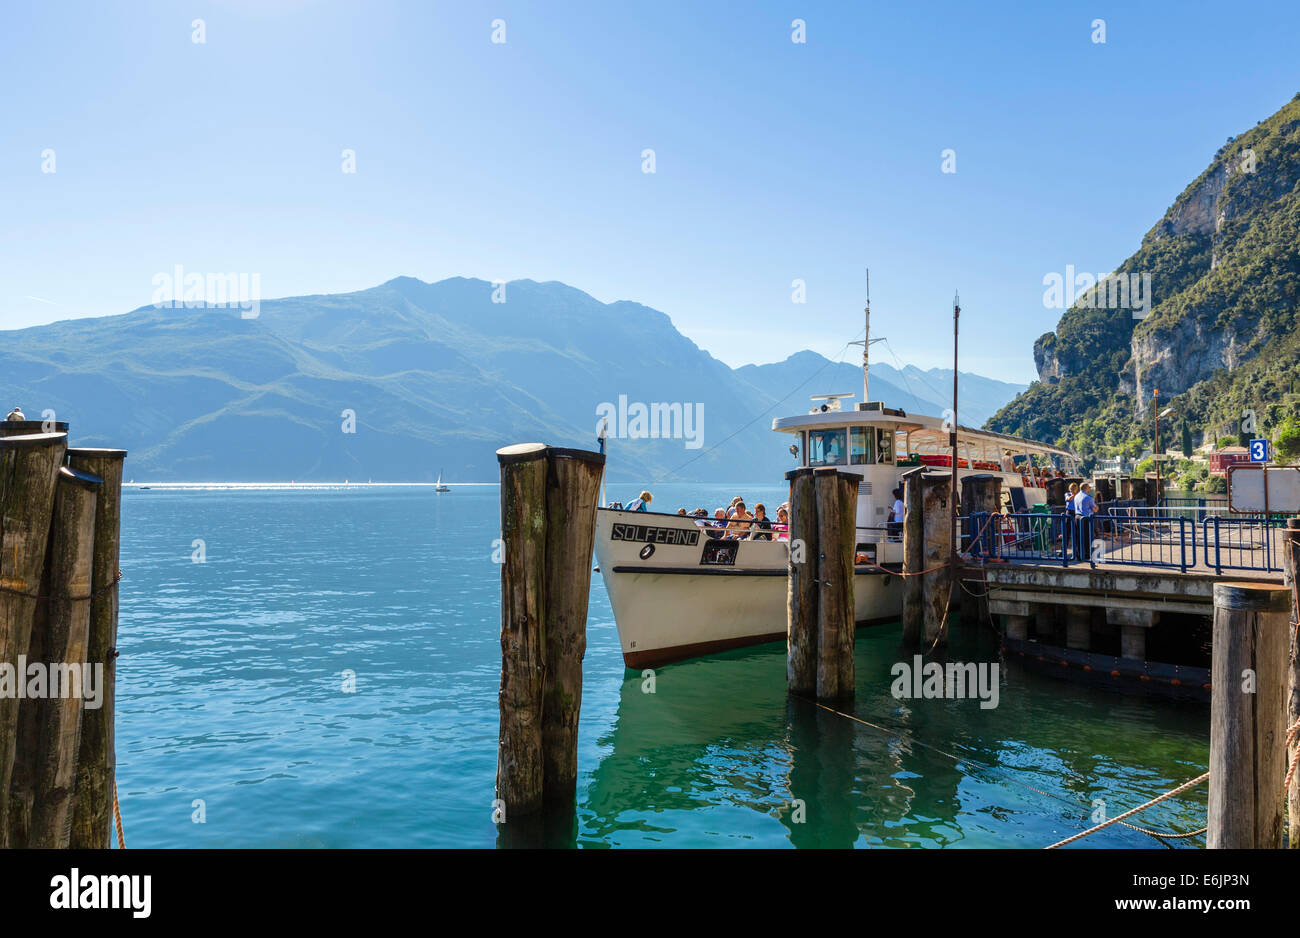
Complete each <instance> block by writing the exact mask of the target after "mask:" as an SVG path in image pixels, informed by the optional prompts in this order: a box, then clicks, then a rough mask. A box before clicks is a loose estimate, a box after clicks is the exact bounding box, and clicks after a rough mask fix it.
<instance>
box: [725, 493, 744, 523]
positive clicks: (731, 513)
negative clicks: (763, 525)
mask: <svg viewBox="0 0 1300 938" xmlns="http://www.w3.org/2000/svg"><path fill="white" fill-rule="evenodd" d="M741 501H742V499H741V497H740V496H739V495H737V496H736V497H735V498H733V499H732V500H731V504H730V505H728V506H727V517H728V518H734V517H736V505H738V504H740V502H741Z"/></svg>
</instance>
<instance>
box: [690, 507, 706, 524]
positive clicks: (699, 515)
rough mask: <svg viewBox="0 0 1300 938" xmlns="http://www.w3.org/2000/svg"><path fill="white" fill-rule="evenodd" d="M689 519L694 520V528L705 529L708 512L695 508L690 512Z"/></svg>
mask: <svg viewBox="0 0 1300 938" xmlns="http://www.w3.org/2000/svg"><path fill="white" fill-rule="evenodd" d="M691 517H692V518H694V519H695V526H696V527H700V528H707V527H708V526H709V512H708V510H707V509H705V508H696V509H695V510H694V511H693V512H691Z"/></svg>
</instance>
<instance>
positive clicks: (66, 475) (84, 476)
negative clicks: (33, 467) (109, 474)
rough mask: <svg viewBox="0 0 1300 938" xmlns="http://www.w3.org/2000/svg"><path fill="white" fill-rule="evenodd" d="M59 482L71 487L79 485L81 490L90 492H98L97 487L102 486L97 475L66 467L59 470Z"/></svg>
mask: <svg viewBox="0 0 1300 938" xmlns="http://www.w3.org/2000/svg"><path fill="white" fill-rule="evenodd" d="M59 481H60V482H67V483H70V484H72V485H79V486H81V487H82V488H83V489H89V490H91V491H92V492H96V491H99V487H100V486H102V485H103V484H104V480H103V479H101V478H100V477H99V476H97V475H91V474H90V473H89V472H81V471H79V470H77V469H70V468H68V467H67V466H61V467H60V468H59Z"/></svg>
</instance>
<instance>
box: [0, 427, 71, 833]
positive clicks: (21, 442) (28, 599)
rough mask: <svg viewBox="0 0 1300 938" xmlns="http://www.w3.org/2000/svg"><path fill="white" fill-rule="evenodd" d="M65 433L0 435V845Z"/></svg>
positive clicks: (6, 824)
mask: <svg viewBox="0 0 1300 938" xmlns="http://www.w3.org/2000/svg"><path fill="white" fill-rule="evenodd" d="M67 444H68V437H67V434H66V433H36V434H24V435H18V436H7V437H3V438H0V848H2V847H7V846H8V845H9V829H10V823H9V808H10V806H9V786H10V780H11V778H12V775H13V767H14V756H15V753H16V751H17V750H16V745H17V738H18V705H19V698H18V693H17V682H19V681H23V680H25V675H24V674H23V669H22V668H21V667H20V662H19V656H24V657H25V656H26V655H27V651H28V648H29V646H30V643H31V633H32V623H33V621H34V620H35V616H36V606H37V597H38V596H39V592H38V591H39V589H40V585H41V577H42V573H43V571H44V568H45V553H46V547H47V544H48V538H49V533H50V520H51V518H52V517H53V514H54V491H55V486H56V485H57V479H58V474H59V467H60V465H61V464H62V462H63V454H64V452H65V450H66V449H67Z"/></svg>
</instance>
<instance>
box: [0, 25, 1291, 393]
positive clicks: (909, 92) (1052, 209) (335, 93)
mask: <svg viewBox="0 0 1300 938" xmlns="http://www.w3.org/2000/svg"><path fill="white" fill-rule="evenodd" d="M0 16H2V17H3V20H2V25H0V89H2V90H0V97H2V99H3V106H2V107H0V115H2V117H3V132H2V133H0V232H3V244H2V250H0V329H12V328H20V327H24V326H29V325H34V324H39V323H45V322H50V321H54V320H58V319H67V318H71V317H76V316H92V315H104V314H110V313H120V312H125V311H127V310H129V309H133V308H135V307H137V306H141V305H144V304H146V303H149V302H151V300H152V295H153V278H154V276H155V274H158V273H160V272H170V271H172V269H173V268H174V266H175V265H177V264H180V265H182V266H183V267H184V269H185V270H186V271H191V272H194V271H197V272H223V273H224V272H249V273H258V274H259V275H260V277H261V287H262V296H263V298H267V297H275V296H292V295H298V294H305V293H334V292H344V291H350V290H356V289H362V288H365V287H369V286H373V285H375V284H377V283H380V282H383V281H385V280H388V279H390V278H392V277H394V276H398V275H402V274H406V275H411V276H415V277H419V278H421V279H423V280H438V279H442V278H444V277H450V276H473V277H481V278H484V279H487V280H496V279H507V280H511V279H517V278H525V277H527V278H532V279H535V280H562V281H564V282H566V283H569V284H571V285H573V286H576V287H578V288H580V289H583V290H586V291H587V292H589V293H591V294H592V295H594V296H596V297H597V298H599V299H601V300H606V301H610V300H616V299H628V300H636V301H638V302H642V303H645V304H647V305H649V306H653V307H655V308H657V309H660V310H663V311H664V312H666V313H668V314H669V315H670V316H671V317H672V318H673V321H674V322H675V324H676V325H677V327H678V328H679V329H680V330H681V331H682V332H684V333H685V334H686V335H688V336H690V337H691V338H692V339H694V340H695V341H696V342H697V343H698V344H699V345H701V346H702V347H704V348H706V349H708V350H709V351H710V352H711V353H713V354H714V355H716V356H717V357H719V358H721V359H722V360H724V361H726V362H728V363H729V364H732V365H739V364H743V363H746V362H764V361H774V360H779V359H782V358H784V357H785V356H786V355H787V354H789V353H790V352H793V351H797V350H798V349H801V348H813V349H815V350H817V351H820V352H822V353H823V354H827V355H834V354H836V353H838V352H839V350H840V349H841V348H842V346H843V345H844V343H845V342H846V341H848V340H849V339H851V338H853V337H854V334H855V333H856V332H858V331H860V330H861V307H862V279H863V276H862V270H863V267H864V266H867V265H869V266H870V267H871V271H872V308H873V317H872V325H873V329H872V331H873V334H874V335H884V336H886V337H888V339H889V342H890V346H891V347H892V349H893V351H894V352H896V353H897V355H898V358H899V359H900V360H901V361H903V362H906V363H914V364H917V365H920V366H922V367H929V366H932V365H944V364H948V363H950V362H951V301H952V295H953V291H954V288H959V289H960V291H961V296H962V307H963V315H962V328H963V357H962V367H963V369H969V370H973V371H978V372H981V373H983V374H986V375H989V376H990V377H998V378H1003V379H1006V380H1019V381H1028V380H1030V379H1031V378H1032V377H1033V376H1034V372H1033V360H1032V343H1033V340H1034V339H1035V338H1036V337H1037V336H1038V335H1039V334H1041V333H1043V332H1045V331H1048V330H1050V329H1051V328H1052V327H1053V326H1054V325H1055V322H1056V320H1057V318H1058V317H1059V313H1060V311H1059V310H1055V309H1046V308H1044V305H1043V293H1044V289H1045V288H1044V286H1043V278H1044V276H1045V275H1047V274H1049V273H1052V272H1058V273H1060V272H1063V271H1064V270H1065V268H1066V265H1073V266H1074V267H1075V269H1076V270H1080V271H1090V272H1107V271H1110V270H1113V269H1114V268H1115V267H1116V266H1117V265H1118V264H1119V263H1120V262H1121V261H1122V260H1123V259H1124V258H1125V257H1127V256H1128V255H1129V254H1130V253H1132V251H1133V250H1134V249H1135V248H1136V247H1137V245H1138V243H1139V241H1140V239H1141V237H1142V235H1143V234H1144V233H1145V232H1146V231H1147V230H1148V229H1149V228H1150V226H1151V225H1152V224H1154V223H1155V221H1157V220H1158V219H1159V217H1160V216H1161V215H1162V214H1163V212H1164V211H1165V209H1166V208H1167V207H1168V206H1169V205H1170V203H1171V202H1172V201H1173V200H1174V198H1175V197H1176V196H1177V195H1178V193H1179V192H1180V191H1181V190H1182V189H1183V187H1184V186H1185V185H1186V184H1187V183H1188V182H1190V181H1191V180H1192V179H1194V178H1195V177H1196V176H1197V175H1198V174H1199V173H1200V172H1201V170H1203V169H1204V168H1205V166H1206V165H1207V163H1208V162H1209V160H1210V159H1211V158H1212V157H1213V155H1214V153H1215V151H1216V150H1217V149H1218V148H1219V147H1220V146H1221V145H1222V144H1223V143H1224V142H1225V140H1226V138H1227V137H1228V136H1229V135H1235V134H1238V133H1240V132H1242V131H1244V130H1246V129H1247V128H1249V127H1251V126H1253V125H1254V124H1255V123H1256V122H1257V121H1259V120H1261V119H1263V118H1265V117H1267V116H1268V115H1269V114H1271V113H1272V112H1273V111H1275V110H1276V109H1277V108H1279V107H1280V106H1281V105H1282V104H1283V103H1285V102H1286V101H1287V100H1288V99H1290V98H1291V97H1292V96H1293V95H1294V94H1295V93H1296V92H1297V91H1298V90H1300V54H1297V37H1298V36H1300V4H1297V3H1295V2H1291V0H1288V2H1278V0H1273V2H1255V3H1250V4H1244V5H1243V4H1238V5H1235V6H1234V5H1231V4H1224V3H1221V2H1220V3H1196V2H1187V0H1171V2H1141V3H1128V4H1122V3H1113V2H1098V0H1092V2H1069V0H1063V2H1054V0H1047V2H1040V3H1024V4H1001V3H987V4H986V3H969V4H945V3H934V2H926V3H910V2H894V3H849V2H844V3H821V2H810V0H785V2H762V3H760V2H747V3H734V4H723V3H709V2H702V0H701V2H687V3H671V2H669V3H665V2H655V3H609V2H605V3H561V2H516V0H492V2H489V3H476V2H465V3H454V4H453V3H433V2H428V0H425V2H410V3H388V2H382V0H367V2H338V0H186V2H162V0H131V2H125V0H121V2H116V3H111V2H93V3H92V2H86V3H60V2H48V3H37V2H22V3H18V2H9V3H6V4H5V5H4V6H3V11H2V12H0ZM195 19H202V20H203V26H202V28H203V30H204V36H203V38H204V39H205V41H204V42H202V43H196V42H194V41H193V39H194V31H195V27H193V25H192V22H193V20H195ZM497 19H500V20H504V21H505V36H504V38H505V42H504V43H499V42H498V43H494V42H493V41H492V38H493V31H494V27H493V21H494V20H497ZM796 19H801V20H803V21H804V22H805V24H806V27H805V29H806V33H805V35H806V42H803V43H796V42H792V41H791V40H792V33H793V31H794V27H792V22H793V21H794V20H796ZM1096 19H1103V20H1105V40H1106V41H1105V43H1097V42H1094V41H1093V37H1094V34H1095V32H1096V30H1095V27H1094V26H1093V21H1094V20H1096ZM498 38H500V34H499V30H498ZM345 149H346V150H352V151H354V152H355V167H356V171H355V173H345V172H343V171H342V169H343V155H342V153H343V151H344V150H345ZM646 149H653V150H654V158H655V172H654V173H646V172H643V165H644V161H643V157H642V153H643V151H644V150H646ZM948 149H951V150H953V151H955V168H956V172H955V173H945V172H943V171H942V170H943V162H944V156H943V151H944V150H948ZM47 150H53V151H54V154H53V156H54V169H55V171H54V172H52V173H51V172H42V169H43V167H44V168H48V158H47V156H46V155H43V154H45V151H47ZM796 279H799V280H802V281H804V283H805V284H806V299H807V302H806V303H804V304H802V305H800V304H796V303H793V302H792V301H791V296H792V282H793V281H794V280H796ZM0 341H3V339H2V338H0ZM876 350H877V351H876V352H875V354H878V355H882V356H884V359H885V360H886V361H889V362H891V363H893V359H892V358H891V357H890V355H889V353H888V352H885V351H883V349H882V346H876ZM852 355H853V353H852V352H849V353H848V354H847V355H846V357H849V358H851V357H852Z"/></svg>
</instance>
